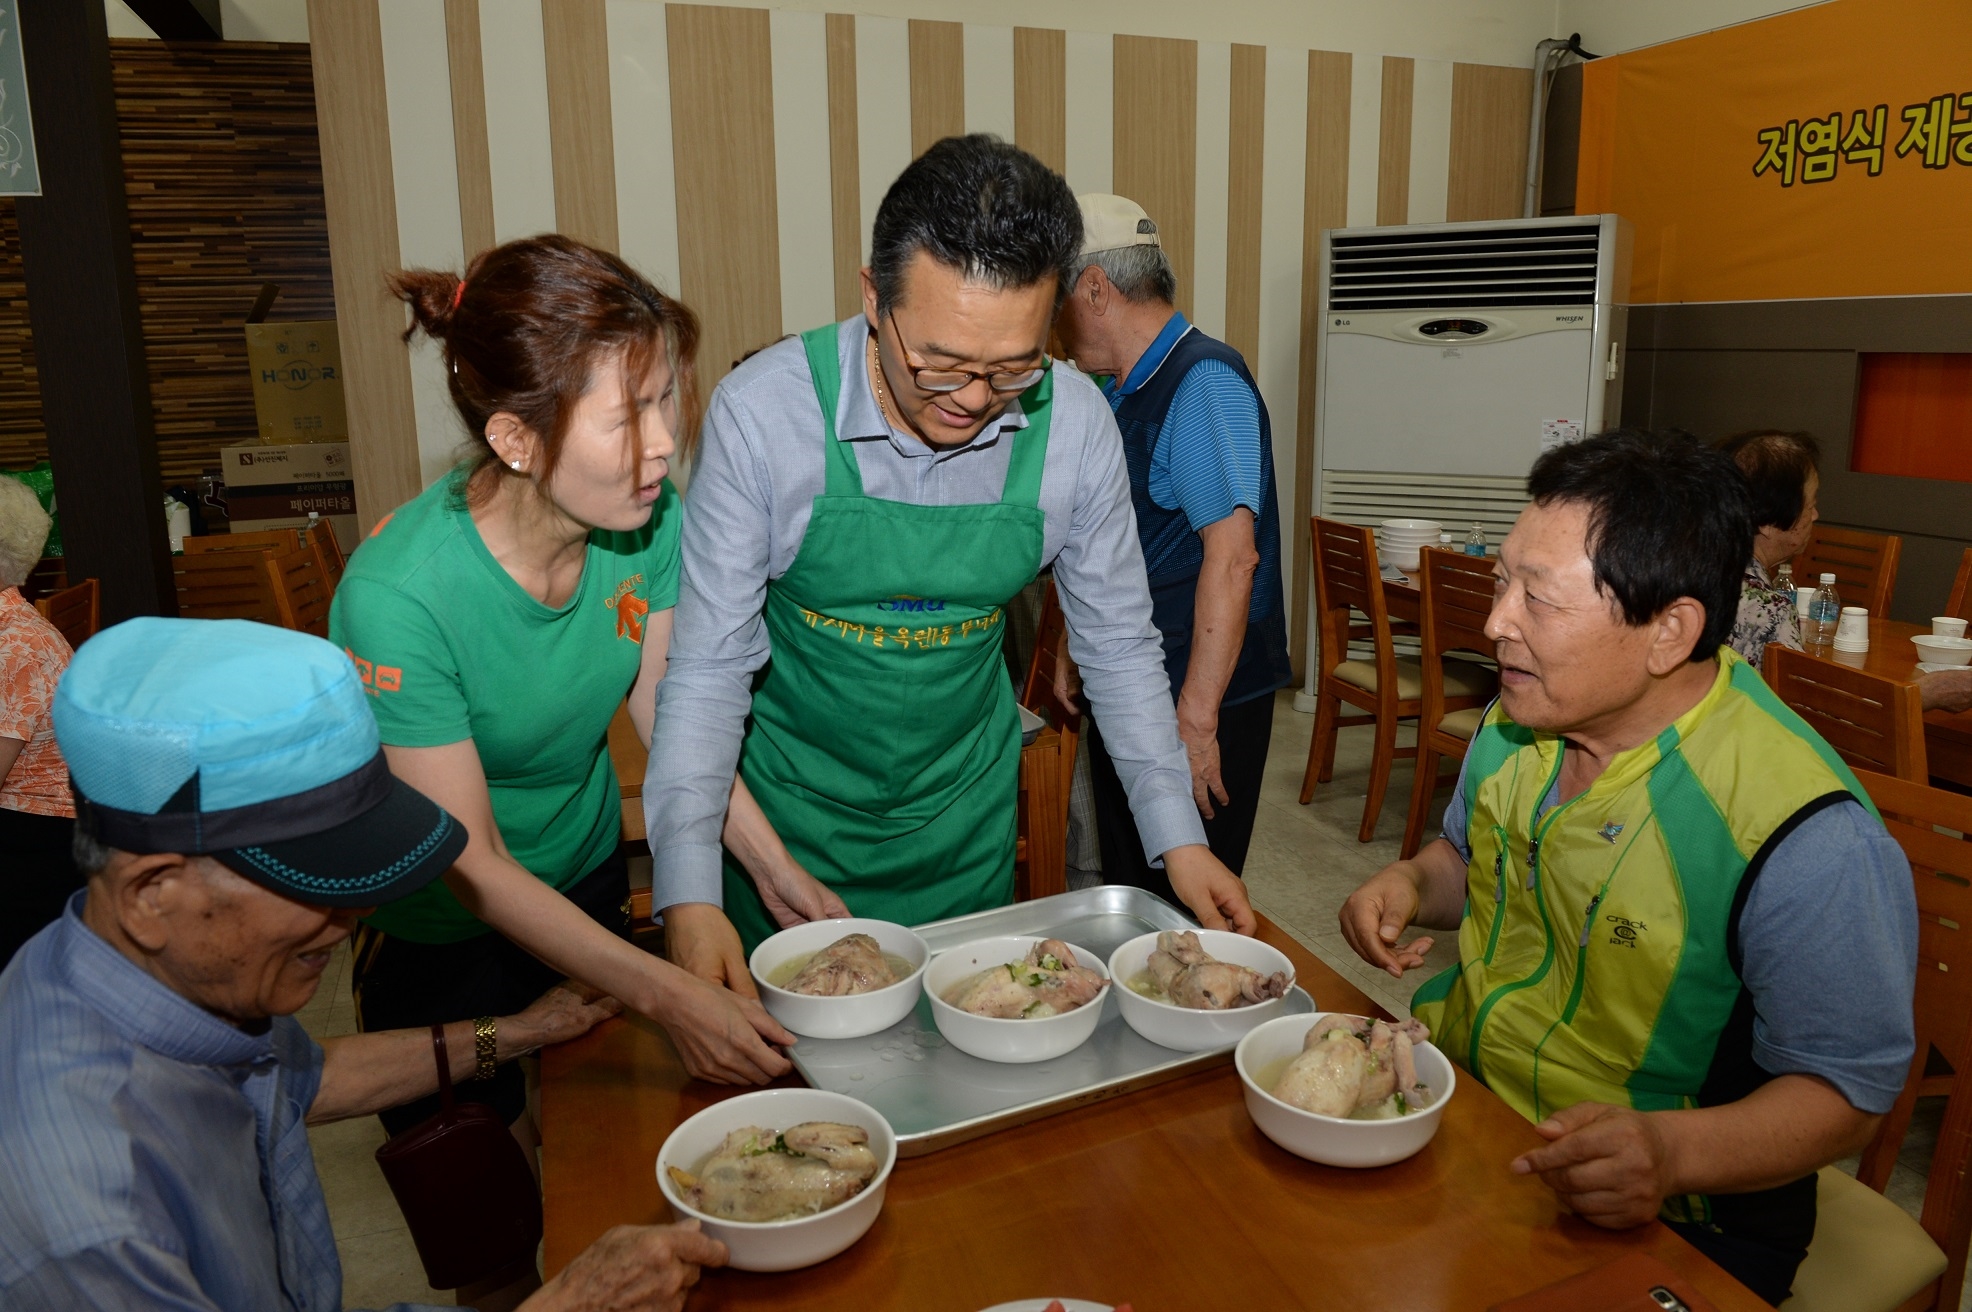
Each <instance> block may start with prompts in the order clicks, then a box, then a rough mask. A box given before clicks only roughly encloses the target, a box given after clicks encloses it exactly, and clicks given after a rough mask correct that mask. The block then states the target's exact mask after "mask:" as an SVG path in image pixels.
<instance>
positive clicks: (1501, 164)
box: [1445, 64, 1534, 223]
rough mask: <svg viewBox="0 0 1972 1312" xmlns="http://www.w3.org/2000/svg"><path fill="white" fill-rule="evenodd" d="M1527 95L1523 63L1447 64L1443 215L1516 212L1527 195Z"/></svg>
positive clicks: (1508, 215) (1456, 218)
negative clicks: (1448, 136)
mask: <svg viewBox="0 0 1972 1312" xmlns="http://www.w3.org/2000/svg"><path fill="white" fill-rule="evenodd" d="M1533 100H1534V75H1533V72H1532V71H1531V70H1529V69H1525V68H1500V67H1496V66H1494V65H1491V64H1453V65H1452V152H1451V177H1450V180H1449V183H1448V186H1447V190H1446V197H1445V218H1446V220H1447V221H1449V222H1452V223H1461V222H1466V221H1469V220H1474V219H1517V218H1519V217H1520V211H1521V210H1522V209H1523V208H1525V206H1526V200H1527V197H1526V188H1527V115H1528V113H1529V112H1530V111H1531V110H1532V108H1533Z"/></svg>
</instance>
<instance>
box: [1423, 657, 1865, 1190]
mask: <svg viewBox="0 0 1972 1312" xmlns="http://www.w3.org/2000/svg"><path fill="white" fill-rule="evenodd" d="M1562 745H1563V743H1562V740H1561V739H1560V738H1558V737H1556V736H1553V735H1550V734H1543V733H1536V732H1534V731H1533V730H1530V729H1527V728H1525V727H1524V726H1521V725H1519V724H1516V723H1514V721H1513V720H1512V719H1511V718H1510V717H1508V716H1507V715H1506V713H1505V711H1504V710H1502V709H1501V707H1500V705H1499V704H1498V703H1495V704H1494V705H1493V707H1492V708H1491V709H1490V710H1489V711H1488V712H1487V714H1486V717H1485V720H1484V721H1483V723H1482V724H1481V726H1480V729H1479V732H1478V733H1477V734H1476V735H1475V736H1474V737H1473V740H1472V746H1471V748H1470V750H1469V751H1468V752H1467V754H1466V764H1465V772H1466V774H1465V777H1466V785H1465V786H1466V798H1467V802H1468V804H1469V807H1470V818H1469V822H1468V828H1467V837H1468V840H1469V842H1470V844H1471V851H1472V861H1471V864H1470V866H1469V867H1468V869H1467V871H1466V910H1465V918H1464V921H1463V922H1462V923H1461V925H1460V926H1459V964H1458V965H1457V966H1454V967H1452V968H1451V969H1449V970H1447V971H1445V972H1443V973H1442V974H1440V975H1438V976H1436V977H1434V978H1433V979H1431V980H1429V981H1427V982H1426V983H1425V984H1424V986H1423V987H1422V988H1420V989H1419V990H1418V992H1417V996H1416V997H1415V998H1414V999H1413V1001H1412V1010H1413V1012H1414V1014H1415V1015H1416V1016H1417V1017H1418V1019H1420V1020H1422V1021H1423V1022H1424V1023H1425V1024H1426V1025H1428V1026H1430V1028H1431V1033H1432V1038H1433V1040H1434V1042H1436V1043H1437V1044H1438V1045H1439V1046H1440V1047H1441V1048H1442V1049H1443V1050H1444V1051H1445V1052H1446V1053H1447V1054H1449V1055H1451V1056H1453V1057H1454V1058H1456V1059H1457V1060H1458V1061H1459V1062H1460V1063H1461V1064H1462V1065H1464V1066H1465V1067H1467V1068H1468V1069H1469V1070H1470V1071H1471V1072H1472V1073H1473V1074H1474V1075H1476V1076H1477V1077H1478V1078H1479V1079H1480V1080H1481V1081H1483V1082H1484V1083H1485V1085H1486V1086H1487V1087H1488V1088H1490V1089H1491V1090H1492V1091H1493V1092H1495V1093H1497V1094H1499V1095H1500V1096H1501V1097H1502V1098H1504V1099H1505V1100H1506V1101H1507V1102H1508V1103H1510V1104H1511V1105H1512V1106H1513V1107H1514V1109H1515V1110H1517V1111H1518V1112H1520V1114H1521V1115H1523V1116H1525V1117H1527V1118H1528V1119H1529V1120H1532V1121H1539V1120H1542V1119H1545V1118H1546V1117H1547V1116H1549V1115H1551V1114H1552V1113H1554V1112H1555V1111H1557V1110H1559V1109H1561V1108H1564V1107H1570V1106H1573V1105H1574V1104H1576V1103H1579V1102H1587V1101H1595V1102H1607V1103H1614V1104H1617V1105H1619V1106H1629V1107H1634V1108H1637V1109H1639V1110H1643V1111H1652V1110H1666V1109H1672V1108H1681V1107H1695V1106H1700V1105H1707V1106H1709V1105H1716V1104H1717V1103H1721V1102H1730V1101H1735V1100H1736V1099H1738V1098H1741V1097H1744V1096H1745V1095H1746V1094H1747V1093H1750V1092H1751V1091H1752V1089H1753V1088H1755V1087H1757V1086H1758V1085H1759V1084H1760V1083H1762V1082H1764V1080H1765V1078H1766V1076H1765V1074H1764V1073H1763V1072H1759V1071H1758V1069H1757V1068H1756V1067H1755V1066H1754V1064H1753V1060H1752V1054H1751V1051H1750V1043H1751V1005H1750V1000H1749V998H1748V997H1747V995H1746V994H1745V989H1744V986H1743V985H1742V983H1741V981H1740V977H1739V970H1738V961H1739V952H1738V942H1737V929H1738V919H1739V913H1740V910H1741V909H1742V908H1743V907H1744V905H1745V899H1746V894H1747V892H1748V891H1749V890H1750V889H1751V886H1752V883H1753V880H1754V879H1755V878H1756V877H1757V875H1758V872H1759V868H1760V865H1761V864H1762V863H1763V861H1764V859H1765V857H1766V855H1767V853H1769V852H1770V851H1772V849H1773V848H1774V847H1775V846H1776V845H1778V844H1779V842H1780V841H1781V840H1782V839H1783V838H1785V837H1786V835H1787V834H1788V833H1789V832H1791V831H1792V830H1793V829H1794V827H1795V826H1796V825H1798V824H1799V823H1800V822H1801V821H1802V820H1804V819H1806V818H1807V817H1808V816H1809V815H1812V814H1814V813H1815V812H1817V811H1819V810H1821V809H1822V808H1823V807H1826V806H1829V805H1833V804H1835V803H1838V802H1840V801H1842V800H1844V799H1846V798H1849V797H1853V798H1855V799H1856V800H1857V801H1858V802H1860V803H1862V805H1863V806H1864V807H1866V808H1868V809H1869V810H1870V812H1871V814H1875V808H1874V807H1873V806H1871V805H1870V802H1869V798H1868V795H1867V794H1866V793H1865V792H1864V791H1863V789H1862V786H1861V785H1860V784H1858V783H1857V782H1856V779H1855V776H1854V775H1852V774H1851V773H1850V772H1849V770H1848V767H1846V766H1845V765H1843V764H1842V762H1841V760H1840V758H1838V757H1837V756H1836V755H1835V753H1834V750H1833V749H1832V748H1830V747H1829V746H1828V744H1827V743H1825V742H1823V741H1822V739H1821V737H1820V736H1819V735H1818V734H1816V733H1815V732H1814V731H1813V730H1812V729H1810V728H1809V727H1808V726H1807V725H1806V724H1805V723H1804V722H1803V721H1802V720H1801V718H1800V717H1799V716H1797V715H1796V714H1794V712H1793V711H1791V710H1789V709H1788V708H1787V707H1786V706H1785V705H1783V704H1782V703H1781V702H1780V700H1779V699H1778V698H1776V697H1775V696H1774V695H1773V693H1772V691H1771V690H1770V689H1769V688H1768V687H1767V686H1766V684H1765V683H1764V682H1762V681H1761V679H1760V676H1759V674H1758V673H1757V672H1756V671H1755V670H1754V669H1753V668H1752V666H1750V665H1748V664H1747V663H1746V662H1745V661H1743V660H1742V659H1740V657H1739V656H1738V655H1736V654H1735V653H1734V652H1733V651H1732V650H1731V649H1729V648H1724V647H1721V648H1720V649H1719V671H1718V677H1717V678H1716V679H1715V680H1714V681H1713V684H1712V687H1711V690H1710V691H1709V692H1707V693H1706V695H1705V697H1704V699H1703V700H1702V701H1700V702H1699V703H1698V704H1697V705H1696V706H1694V707H1692V708H1691V710H1689V711H1687V712H1686V713H1685V714H1684V715H1682V716H1681V717H1679V718H1678V720H1677V721H1676V722H1675V723H1674V724H1672V725H1671V726H1670V727H1669V728H1667V729H1665V730H1664V731H1663V732H1662V733H1660V734H1659V735H1657V737H1656V738H1655V739H1653V740H1652V741H1650V742H1647V743H1644V744H1642V745H1641V746H1638V747H1635V748H1632V749H1630V750H1629V751H1627V752H1624V753H1622V754H1620V755H1618V756H1617V757H1616V758H1615V759H1614V760H1613V761H1611V762H1610V763H1609V768H1608V769H1606V770H1605V771H1603V773H1602V775H1601V776H1600V777H1599V778H1597V779H1596V781H1595V782H1594V783H1592V784H1590V785H1589V787H1588V789H1587V790H1586V791H1585V792H1583V793H1582V794H1580V795H1579V796H1577V797H1574V798H1572V799H1570V800H1568V801H1566V802H1563V803H1561V804H1560V805H1558V806H1556V807H1554V808H1553V809H1552V810H1549V811H1547V812H1546V813H1545V814H1543V813H1542V812H1541V805H1542V803H1543V802H1544V801H1545V799H1546V798H1547V796H1548V794H1549V792H1550V791H1551V790H1552V788H1553V787H1554V783H1555V780H1556V778H1557V776H1558V775H1559V772H1560V769H1561V757H1562ZM1729 1031H1730V1032H1729ZM1692 1204H1693V1206H1695V1207H1696V1208H1697V1209H1698V1215H1697V1216H1695V1217H1691V1218H1690V1219H1704V1216H1705V1208H1704V1204H1703V1203H1702V1202H1701V1201H1700V1200H1692ZM1681 1210H1684V1209H1679V1208H1676V1207H1671V1208H1667V1212H1668V1213H1669V1214H1672V1215H1674V1216H1675V1215H1678V1214H1679V1213H1680V1211H1681ZM1687 1215H1688V1212H1687Z"/></svg>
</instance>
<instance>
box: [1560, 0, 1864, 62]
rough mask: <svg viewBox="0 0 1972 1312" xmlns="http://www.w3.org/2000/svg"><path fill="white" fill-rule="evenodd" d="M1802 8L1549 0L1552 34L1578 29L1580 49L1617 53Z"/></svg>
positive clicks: (1685, 0) (1700, 0) (1759, 1)
mask: <svg viewBox="0 0 1972 1312" xmlns="http://www.w3.org/2000/svg"><path fill="white" fill-rule="evenodd" d="M1820 2H1823V3H1825V0H1820ZM1808 7H1809V6H1808V5H1804V4H1800V3H1798V2H1797V3H1793V4H1775V3H1773V0H1555V6H1554V11H1555V13H1554V34H1555V35H1556V36H1557V37H1565V36H1567V35H1568V34H1569V33H1570V32H1580V33H1581V34H1582V47H1583V48H1584V49H1586V50H1590V51H1593V52H1594V53H1596V54H1598V55H1620V54H1622V53H1623V52H1624V51H1625V50H1635V49H1636V48H1637V47H1639V46H1654V45H1656V44H1657V43H1658V42H1660V41H1675V40H1677V39H1678V38H1679V37H1681V36H1692V35H1694V34H1695V33H1698V32H1710V31H1712V30H1713V29H1715V28H1721V27H1732V26H1734V25H1735V24H1738V23H1748V22H1751V21H1752V20H1754V19H1756V18H1765V17H1766V16H1767V15H1769V14H1779V13H1785V12H1786V11H1787V10H1789V9H1806V8H1808Z"/></svg>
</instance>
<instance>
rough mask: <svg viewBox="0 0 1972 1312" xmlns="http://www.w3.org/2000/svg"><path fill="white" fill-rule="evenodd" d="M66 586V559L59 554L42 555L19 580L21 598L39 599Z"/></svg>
mask: <svg viewBox="0 0 1972 1312" xmlns="http://www.w3.org/2000/svg"><path fill="white" fill-rule="evenodd" d="M67 586H68V561H67V560H66V559H65V558H64V557H61V556H43V557H42V558H41V559H40V560H39V561H37V562H36V563H35V566H34V568H33V569H31V570H29V571H28V572H27V577H26V578H25V579H23V580H22V581H21V600H22V601H39V600H41V598H43V597H50V596H53V595H54V594H55V593H57V592H60V591H61V590H62V589H63V588H66V587H67Z"/></svg>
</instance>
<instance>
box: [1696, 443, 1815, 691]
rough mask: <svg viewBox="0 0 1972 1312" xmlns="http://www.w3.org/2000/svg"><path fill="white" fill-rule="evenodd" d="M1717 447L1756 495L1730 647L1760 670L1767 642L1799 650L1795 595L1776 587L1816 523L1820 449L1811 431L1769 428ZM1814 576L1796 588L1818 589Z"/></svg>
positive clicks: (1799, 622) (1798, 624)
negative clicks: (1750, 553) (1778, 576)
mask: <svg viewBox="0 0 1972 1312" xmlns="http://www.w3.org/2000/svg"><path fill="white" fill-rule="evenodd" d="M1719 447H1720V449H1721V450H1723V451H1724V452H1725V453H1726V454H1727V455H1729V456H1731V457H1732V458H1733V460H1734V461H1735V462H1736V463H1737V464H1738V465H1739V470H1740V472H1741V473H1743V474H1745V475H1746V483H1747V486H1748V487H1749V488H1750V489H1751V491H1752V494H1753V497H1752V500H1753V525H1754V528H1755V529H1756V530H1757V532H1758V536H1756V537H1755V538H1754V539H1753V559H1752V560H1750V561H1748V562H1747V563H1746V576H1745V578H1744V580H1743V581H1742V582H1741V584H1740V589H1739V616H1738V619H1737V620H1736V621H1735V622H1734V624H1733V626H1732V637H1731V638H1730V639H1729V640H1728V641H1729V642H1730V644H1731V646H1732V649H1733V650H1734V651H1736V652H1738V653H1739V654H1740V655H1741V656H1744V657H1745V658H1746V659H1747V660H1748V661H1750V662H1752V664H1753V666H1754V668H1756V669H1757V668H1758V667H1759V664H1760V659H1761V657H1763V656H1764V655H1765V654H1766V650H1767V644H1768V643H1771V642H1777V643H1779V644H1780V645H1781V646H1783V647H1792V648H1794V649H1795V650H1796V651H1798V650H1800V647H1801V621H1800V618H1799V617H1798V615H1797V614H1796V613H1795V608H1794V598H1793V597H1791V596H1789V595H1788V594H1787V593H1785V592H1783V591H1781V590H1780V589H1779V588H1778V587H1777V586H1775V583H1774V575H1775V573H1776V572H1778V570H1779V569H1780V567H1781V565H1783V564H1784V563H1786V562H1787V561H1790V560H1792V559H1794V557H1796V556H1798V555H1800V554H1801V552H1802V550H1803V549H1805V548H1806V547H1807V545H1808V535H1809V534H1810V533H1811V532H1812V531H1813V529H1814V525H1815V520H1817V519H1818V518H1820V514H1819V512H1818V511H1817V510H1816V508H1815V496H1816V494H1817V493H1818V492H1819V491H1820V489H1821V475H1820V473H1819V472H1818V471H1817V470H1816V468H1815V466H1816V464H1817V462H1818V461H1819V460H1820V458H1821V448H1820V447H1818V446H1817V445H1816V444H1815V440H1814V438H1812V437H1810V436H1808V435H1807V434H1806V433H1782V432H1777V431H1774V430H1770V429H1762V430H1757V431H1754V432H1751V433H1736V434H1734V435H1733V436H1731V437H1728V438H1726V439H1725V440H1724V441H1723V442H1721V443H1719ZM1814 582H1815V581H1814V580H1813V579H1796V580H1795V584H1796V586H1798V587H1813V586H1814Z"/></svg>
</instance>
